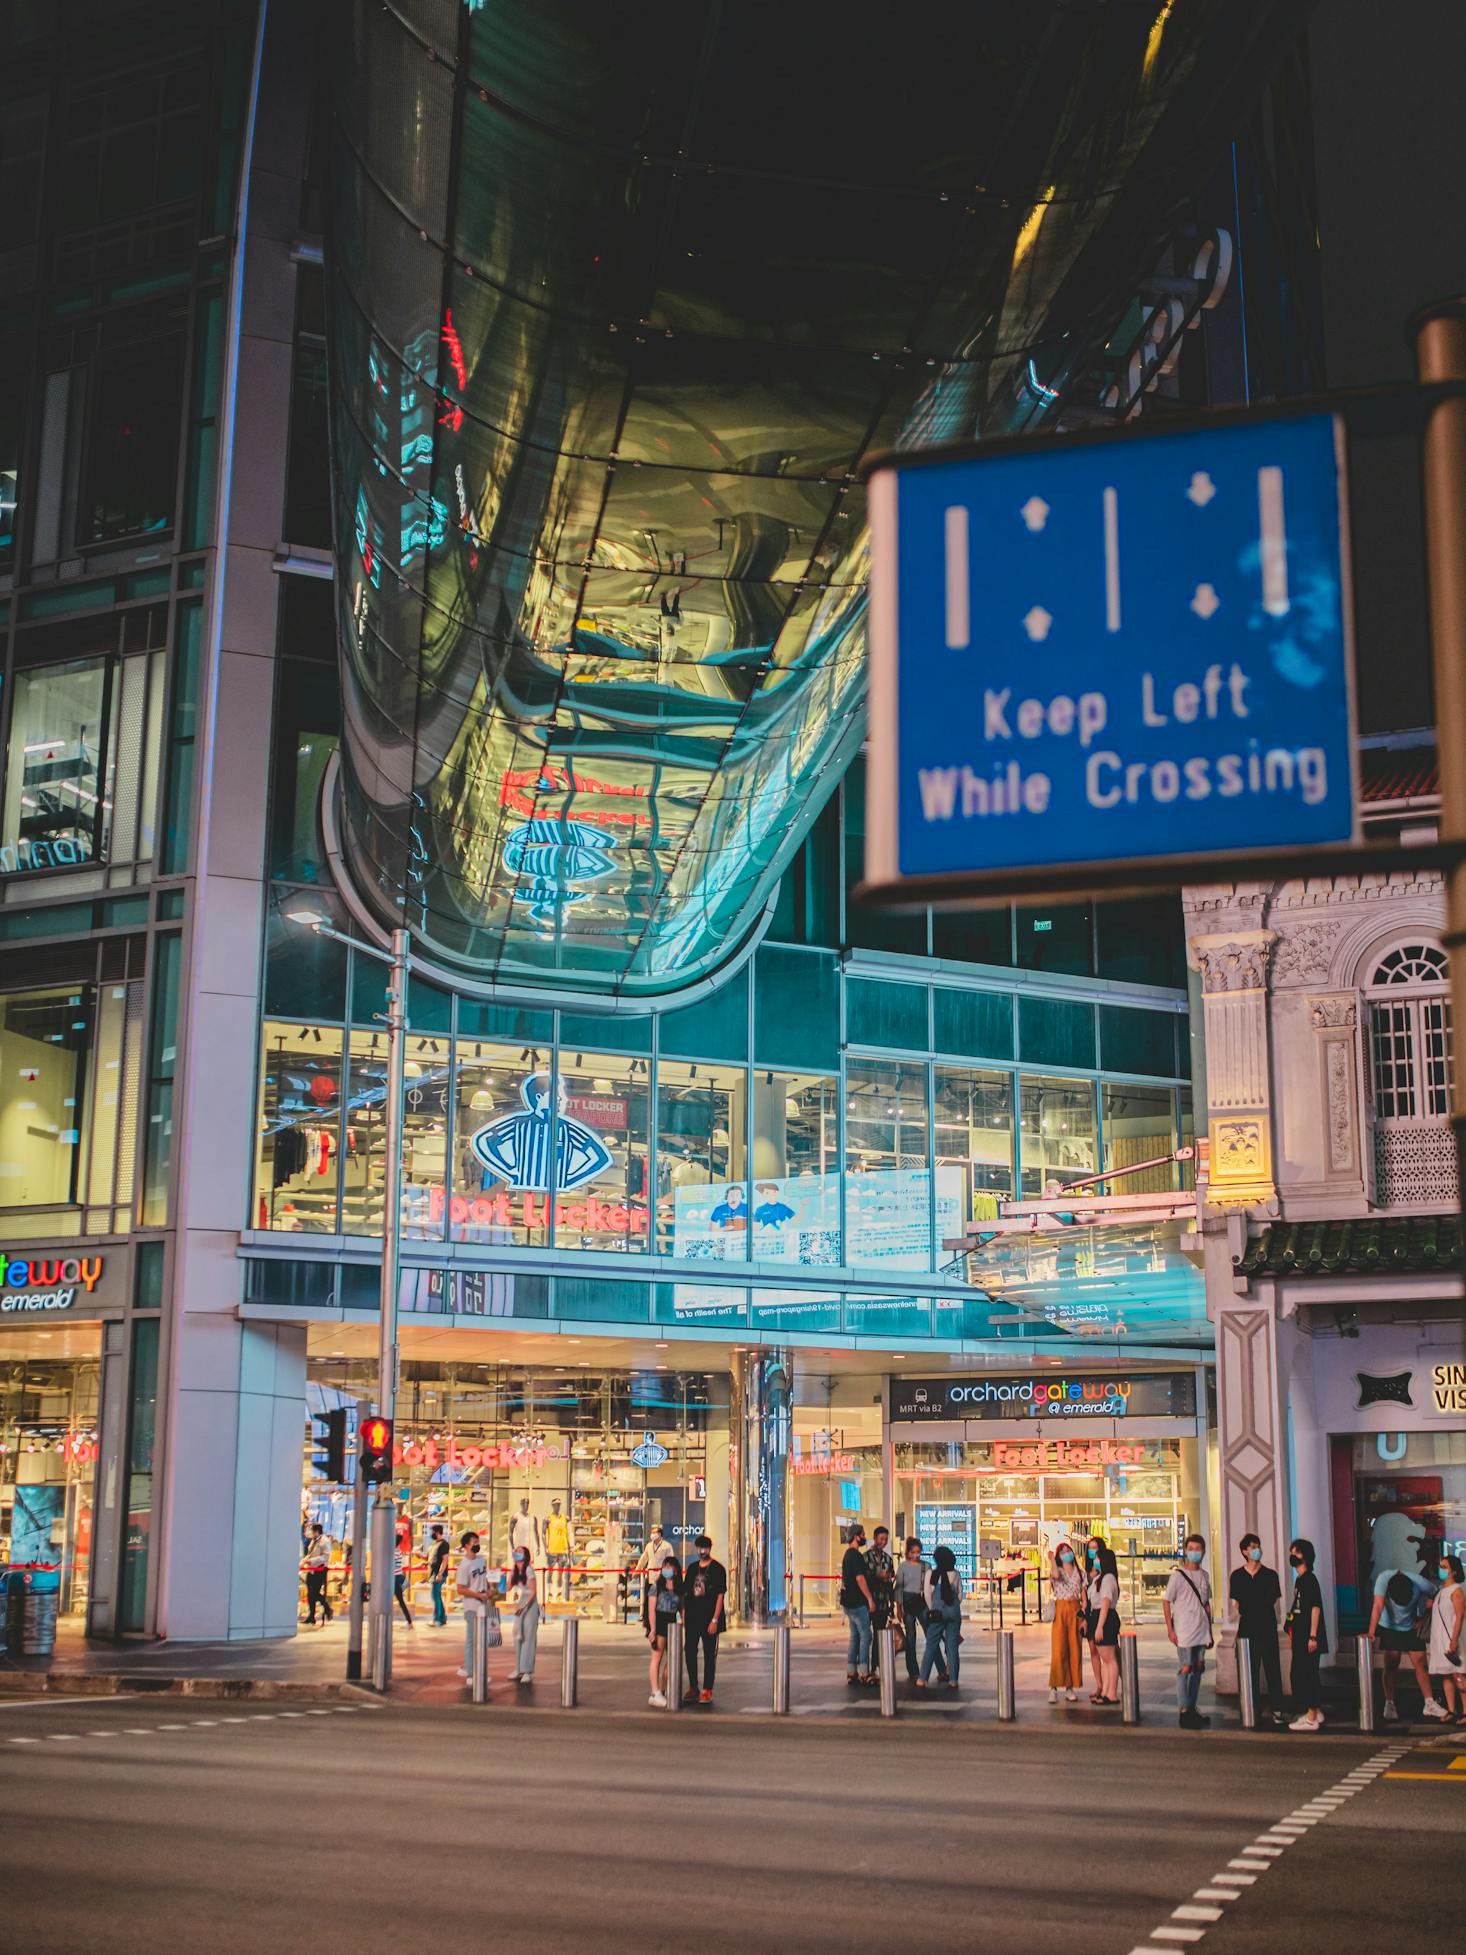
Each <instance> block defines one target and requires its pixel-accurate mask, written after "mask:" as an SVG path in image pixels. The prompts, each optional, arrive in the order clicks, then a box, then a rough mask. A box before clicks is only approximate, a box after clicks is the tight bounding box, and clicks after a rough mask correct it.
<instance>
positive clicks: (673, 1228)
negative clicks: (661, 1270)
mask: <svg viewBox="0 0 1466 1955" xmlns="http://www.w3.org/2000/svg"><path fill="white" fill-rule="evenodd" d="M747 1082H748V1075H747V1074H746V1073H745V1072H744V1071H743V1070H742V1068H741V1067H738V1068H735V1067H732V1066H699V1065H694V1064H692V1063H691V1062H683V1061H681V1060H675V1059H664V1060H663V1061H662V1063H661V1066H660V1068H659V1070H658V1074H657V1186H656V1203H657V1245H658V1247H659V1248H660V1249H662V1250H663V1252H664V1253H670V1254H672V1255H674V1256H681V1257H686V1258H687V1259H689V1260H690V1261H694V1262H715V1263H716V1262H741V1261H743V1260H744V1258H745V1257H746V1256H747V1255H748V1240H749V1202H748V1183H747V1171H748V1157H747V1142H746V1138H745V1137H746V1134H747V1122H748V1084H747Z"/></svg>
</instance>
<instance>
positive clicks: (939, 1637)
mask: <svg viewBox="0 0 1466 1955" xmlns="http://www.w3.org/2000/svg"><path fill="white" fill-rule="evenodd" d="M932 1562H933V1564H934V1565H933V1568H932V1572H931V1573H930V1574H929V1575H928V1576H927V1578H926V1594H925V1597H924V1598H923V1599H924V1600H925V1602H926V1608H927V1616H928V1621H927V1626H926V1649H925V1650H924V1651H923V1652H922V1658H921V1675H920V1676H919V1677H918V1678H917V1680H916V1688H917V1689H918V1690H925V1689H926V1684H927V1678H928V1677H930V1675H931V1673H932V1665H933V1664H934V1663H935V1662H936V1660H937V1654H938V1652H939V1651H941V1650H943V1649H944V1648H945V1652H946V1658H947V1688H948V1690H955V1689H956V1688H957V1668H958V1664H959V1662H960V1658H959V1657H958V1654H957V1649H958V1645H959V1644H960V1643H961V1641H962V1577H961V1576H960V1575H959V1574H958V1573H957V1557H956V1555H954V1554H953V1552H952V1550H951V1549H950V1548H949V1547H948V1546H947V1544H946V1542H945V1541H944V1542H943V1543H942V1544H941V1546H940V1547H938V1548H937V1549H936V1551H935V1552H934V1553H933V1555H932Z"/></svg>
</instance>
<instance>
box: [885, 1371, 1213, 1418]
mask: <svg viewBox="0 0 1466 1955" xmlns="http://www.w3.org/2000/svg"><path fill="white" fill-rule="evenodd" d="M1195 1416H1196V1380H1195V1378H1194V1377H1193V1376H1192V1374H1191V1373H1190V1372H1189V1371H1174V1372H1160V1373H1140V1374H1134V1373H1129V1374H1127V1373H1114V1374H1112V1375H1110V1376H1108V1377H1080V1376H1077V1375H1075V1374H1073V1373H1066V1372H1060V1373H1059V1374H1058V1375H1057V1376H1056V1377H1052V1378H1038V1377H1021V1378H893V1379H892V1380H891V1418H892V1419H893V1420H897V1421H910V1422H912V1423H920V1422H922V1421H925V1420H931V1421H936V1420H951V1419H1126V1418H1129V1419H1134V1418H1146V1419H1192V1418H1195Z"/></svg>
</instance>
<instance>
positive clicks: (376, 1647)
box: [368, 930, 408, 1691]
mask: <svg viewBox="0 0 1466 1955" xmlns="http://www.w3.org/2000/svg"><path fill="white" fill-rule="evenodd" d="M407 970H408V955H407V932H406V931H405V930H394V931H393V932H392V975H391V977H390V979H389V980H388V987H387V1105H386V1115H387V1163H386V1168H387V1171H386V1177H385V1181H384V1185H383V1191H382V1211H383V1212H382V1292H381V1309H380V1318H381V1326H380V1329H381V1336H380V1343H379V1346H378V1352H377V1410H378V1412H379V1413H380V1414H381V1415H382V1417H383V1418H384V1419H395V1418H396V1416H397V1289H398V1269H399V1267H400V1264H401V1244H402V1117H403V1083H404V1067H405V1061H406V1050H405V1048H406V1043H407V1040H406V1033H407ZM396 1537H397V1499H396V1495H395V1494H394V1492H393V1490H392V1487H391V1485H390V1484H388V1483H383V1484H382V1485H379V1486H378V1488H377V1494H376V1499H375V1500H374V1501H373V1502H372V1561H371V1567H372V1593H371V1602H370V1605H369V1614H368V1627H369V1629H370V1632H371V1638H370V1647H371V1666H372V1683H373V1685H374V1686H375V1687H376V1688H377V1689H378V1690H381V1691H385V1690H387V1689H388V1688H389V1687H390V1685H391V1682H392V1578H393V1575H394V1573H395V1572H396V1561H397V1538H396Z"/></svg>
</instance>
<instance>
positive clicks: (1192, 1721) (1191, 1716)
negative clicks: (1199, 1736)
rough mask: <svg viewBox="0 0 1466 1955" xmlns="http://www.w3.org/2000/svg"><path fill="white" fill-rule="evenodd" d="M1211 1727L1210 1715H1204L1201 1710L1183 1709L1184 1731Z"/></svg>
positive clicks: (1182, 1726) (1182, 1727) (1204, 1729)
mask: <svg viewBox="0 0 1466 1955" xmlns="http://www.w3.org/2000/svg"><path fill="white" fill-rule="evenodd" d="M1210 1728H1211V1719H1210V1718H1209V1717H1203V1716H1202V1714H1201V1712H1200V1711H1182V1713H1181V1729H1182V1730H1183V1731H1207V1730H1210Z"/></svg>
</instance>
